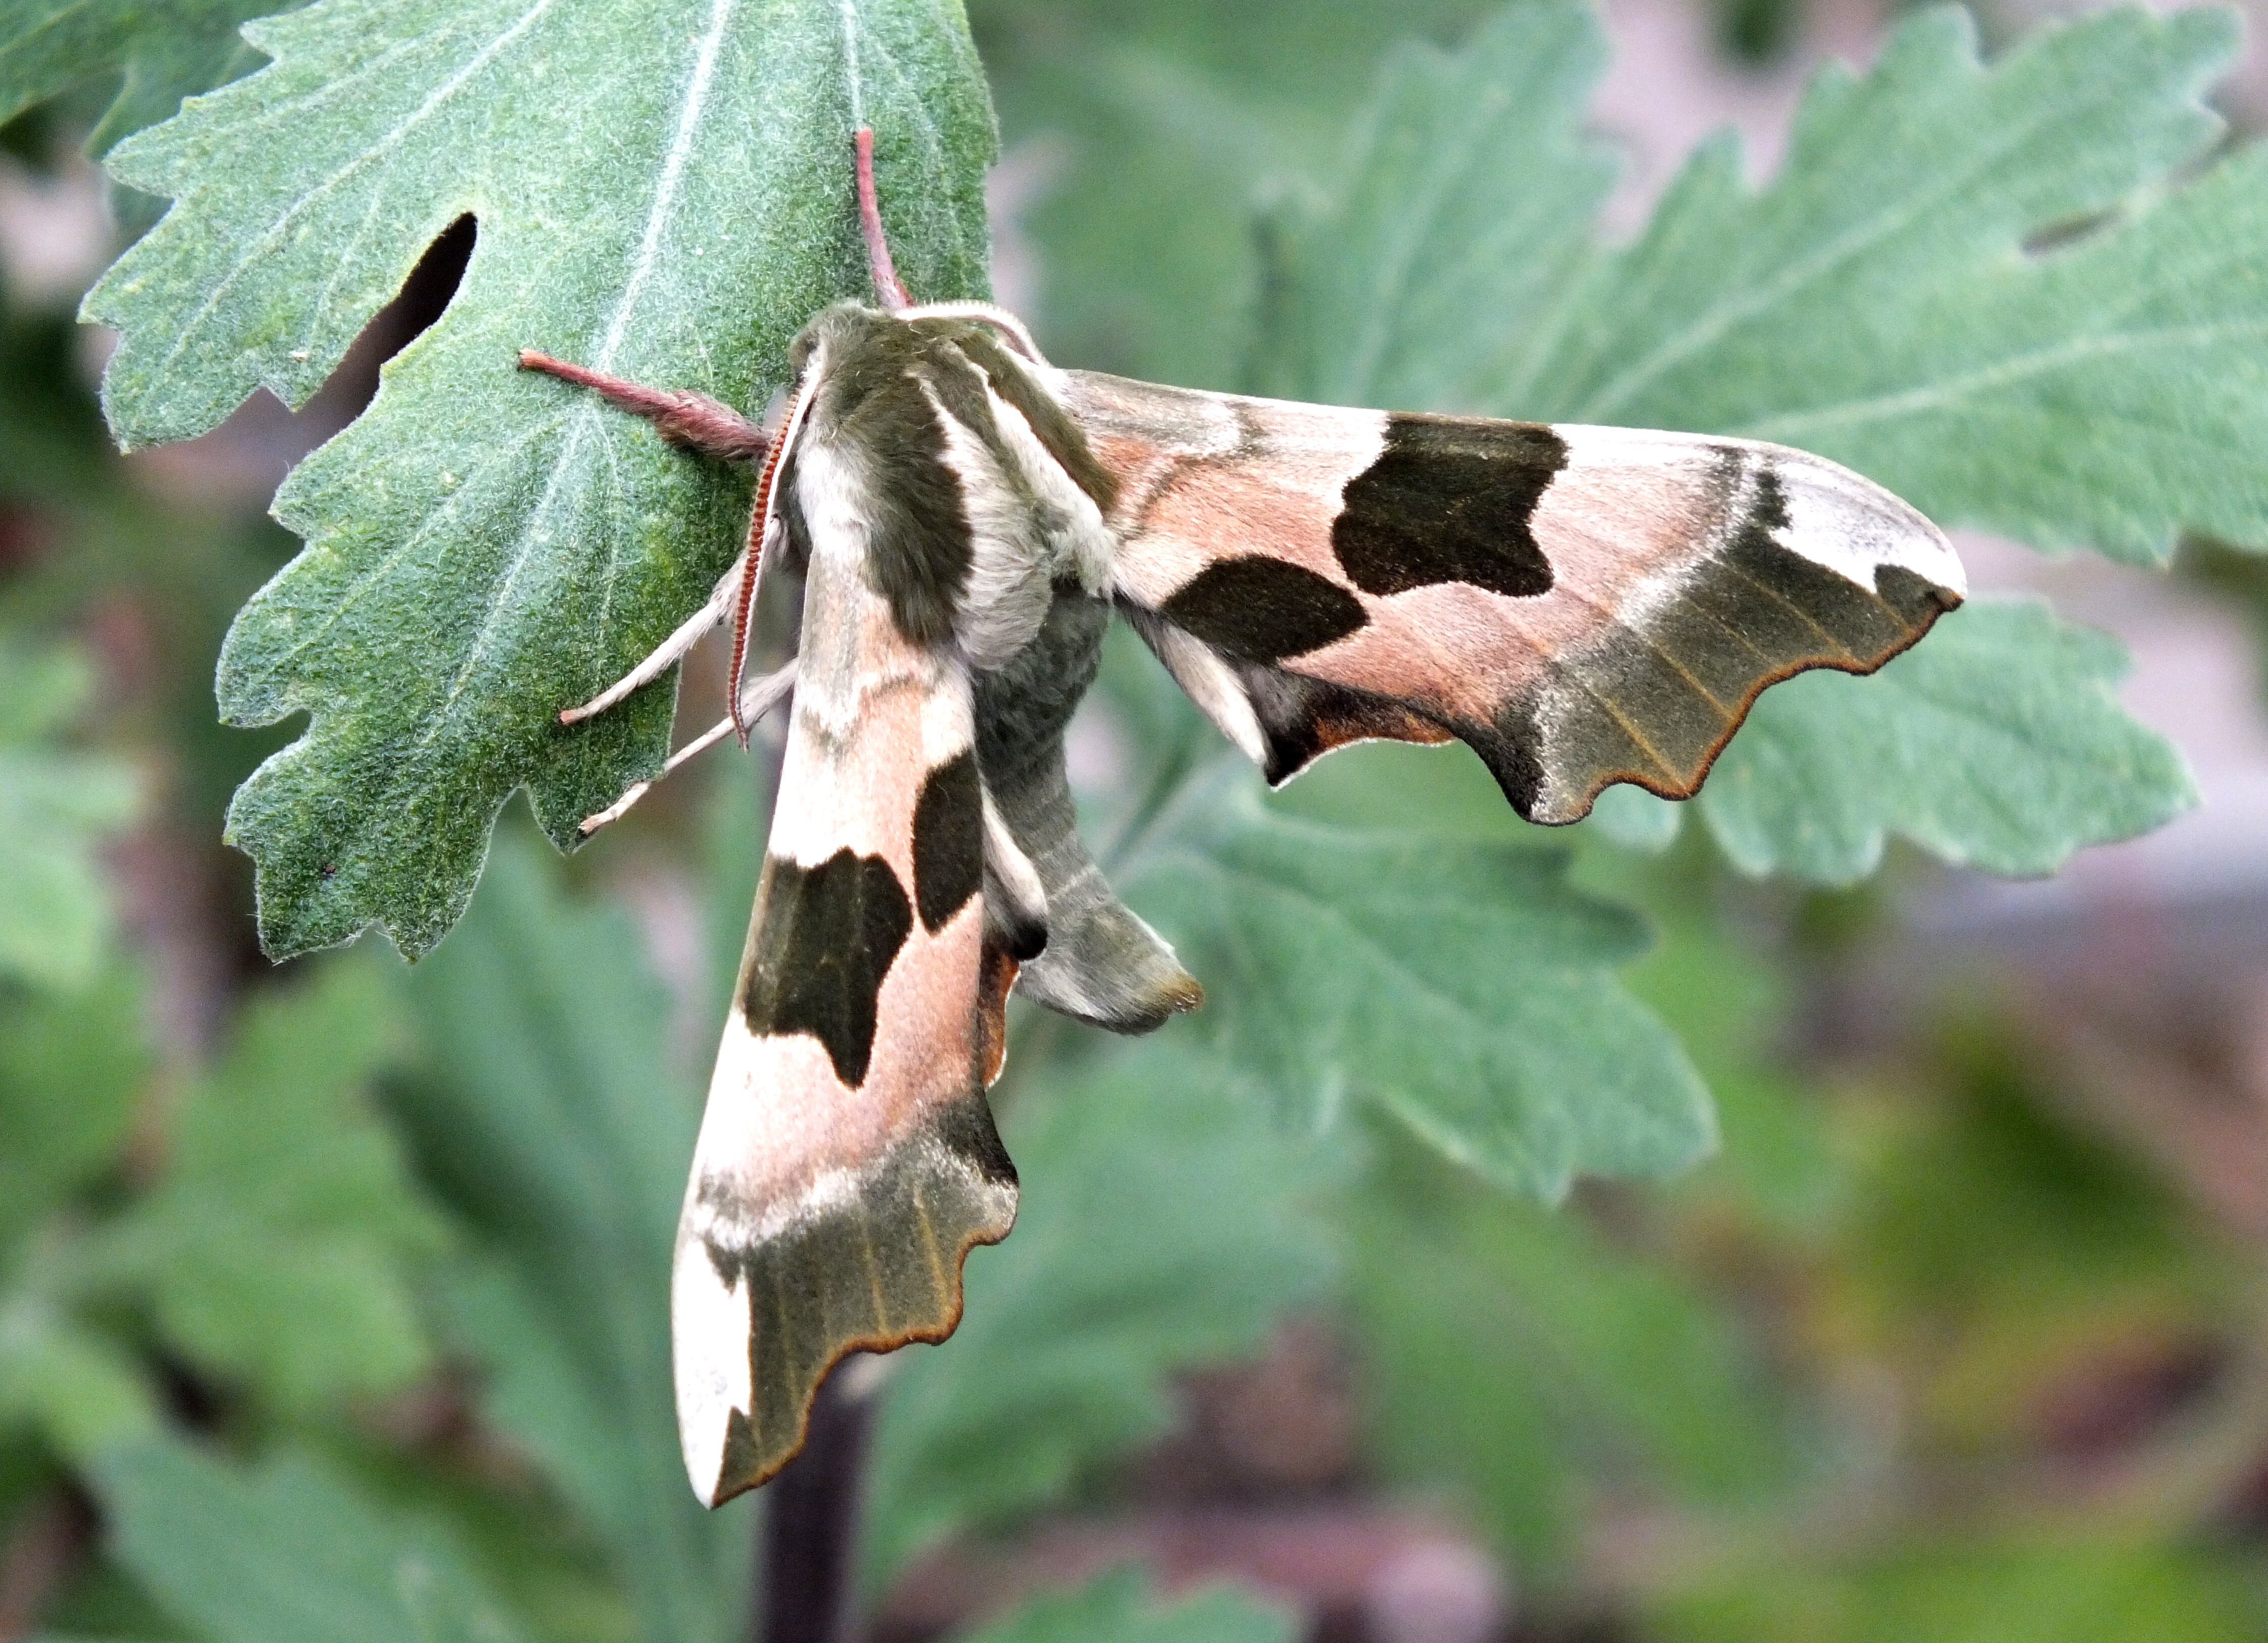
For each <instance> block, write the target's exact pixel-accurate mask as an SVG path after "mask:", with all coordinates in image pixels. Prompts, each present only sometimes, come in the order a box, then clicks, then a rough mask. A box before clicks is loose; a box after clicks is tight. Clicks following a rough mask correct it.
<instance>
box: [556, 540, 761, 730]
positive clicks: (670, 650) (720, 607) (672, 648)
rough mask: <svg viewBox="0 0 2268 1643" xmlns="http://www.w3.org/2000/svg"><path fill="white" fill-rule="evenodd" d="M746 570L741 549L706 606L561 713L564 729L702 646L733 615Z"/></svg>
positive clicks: (649, 681)
mask: <svg viewBox="0 0 2268 1643" xmlns="http://www.w3.org/2000/svg"><path fill="white" fill-rule="evenodd" d="M747 568H748V556H747V551H746V550H745V549H743V550H742V552H741V554H740V557H739V558H737V559H735V560H733V565H732V568H731V569H730V570H728V571H725V574H724V575H723V576H721V577H719V578H717V586H716V588H715V590H714V591H713V592H711V593H710V595H709V602H708V603H707V604H705V605H703V606H702V607H701V608H700V609H698V610H696V611H695V612H694V613H693V614H692V615H689V616H688V617H687V618H686V619H685V620H684V621H683V622H682V623H680V624H679V625H678V629H677V631H676V632H674V633H673V634H671V635H670V636H669V637H667V638H666V639H664V640H663V641H662V642H661V643H660V644H659V645H656V646H655V647H654V649H653V652H652V654H651V655H649V656H648V657H647V658H646V659H644V661H642V662H640V663H639V664H638V665H637V667H633V668H631V669H630V672H628V673H626V674H623V675H622V677H621V678H619V679H617V680H615V682H614V683H612V684H610V685H608V687H607V688H606V689H604V690H601V691H600V692H599V694H598V695H596V696H593V697H592V698H591V699H590V700H589V701H587V702H585V703H584V704H582V706H580V707H565V708H562V709H560V710H559V722H560V723H561V724H563V725H579V724H581V723H582V722H583V721H584V720H585V719H586V718H592V717H593V715H595V714H599V713H603V712H605V711H607V710H608V708H610V707H612V706H614V704H615V703H617V702H619V701H621V700H622V698H623V697H624V696H628V695H630V692H631V691H633V690H636V689H639V688H640V687H641V686H643V685H648V684H652V682H654V681H655V680H656V679H659V677H661V675H662V674H665V673H666V672H667V671H668V670H669V669H670V668H672V667H675V666H676V665H677V663H678V661H679V660H680V659H681V658H683V656H684V655H685V652H688V651H689V650H691V649H692V648H693V647H694V646H695V645H697V644H699V643H700V642H701V636H702V635H703V634H704V633H706V632H708V631H709V630H710V629H711V628H713V627H715V626H716V625H717V624H718V623H720V622H722V621H724V620H725V617H726V616H728V615H731V614H732V611H733V604H734V602H735V601H736V600H738V599H739V597H740V577H741V575H742V573H743V572H745V571H747Z"/></svg>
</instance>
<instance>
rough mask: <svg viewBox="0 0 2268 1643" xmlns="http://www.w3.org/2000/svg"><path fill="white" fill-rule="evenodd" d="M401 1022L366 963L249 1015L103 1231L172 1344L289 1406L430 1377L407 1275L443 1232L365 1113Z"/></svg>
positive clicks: (390, 1142)
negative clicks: (145, 1179)
mask: <svg viewBox="0 0 2268 1643" xmlns="http://www.w3.org/2000/svg"><path fill="white" fill-rule="evenodd" d="M373 956H374V955H373ZM396 1020H397V1015H396V1009H395V1006H394V998H393V990H392V987H391V985H390V984H389V979H388V978H387V976H385V975H384V974H383V972H381V971H379V970H378V969H375V968H373V966H372V964H371V963H369V962H368V961H347V962H343V963H337V964H332V965H329V966H327V967H326V968H325V969H323V970H322V971H321V972H320V974H319V976H316V977H314V978H313V979H312V980H311V982H310V983H309V984H306V986H304V987H302V988H298V989H294V990H292V991H290V992H288V993H285V994H283V995H281V996H278V997H276V998H264V999H261V1000H260V1001H258V1002H257V1003H255V1004H254V1005H253V1006H251V1007H250V1008H249V1009H247V1011H246V1012H245V1013H244V1015H243V1017H242V1018H241V1019H240V1020H239V1022H238V1024H237V1028H236V1032H235V1036H234V1041H233V1043H232V1044H231V1045H230V1048H229V1051H228V1053H227V1055H226V1056H225V1057H223V1058H222V1059H221V1060H220V1061H219V1062H218V1063H217V1065H214V1066H213V1067H212V1068H211V1069H210V1071H209V1072H207V1073H206V1074H205V1076H204V1077H203V1078H202V1079H199V1080H198V1081H197V1082H196V1084H195V1086H194V1087H192V1088H190V1089H189V1090H188V1092H186V1093H185V1094H184V1095H183V1097H182V1099H181V1101H180V1107H179V1109H178V1111H177V1113H176V1115H175V1116H174V1119H173V1124H172V1126H171V1135H170V1142H171V1148H172V1153H171V1157H170V1158H169V1160H168V1163H167V1168H166V1177H165V1180H164V1181H163V1183H162V1184H160V1185H159V1187H158V1190H156V1191H155V1192H154V1193H152V1194H151V1196H150V1197H148V1198H146V1199H145V1200H144V1201H143V1202H142V1203H141V1204H139V1205H136V1208H135V1210H134V1212H133V1213H131V1214H130V1215H129V1216H127V1217H125V1218H124V1219H122V1220H121V1221H120V1222H119V1223H118V1224H117V1226H116V1227H114V1228H112V1229H111V1230H110V1231H109V1233H108V1234H107V1239H106V1242H107V1245H108V1251H107V1264H111V1265H113V1266H114V1268H115V1269H117V1270H118V1271H120V1272H121V1273H122V1274H130V1275H131V1277H132V1278H134V1279H135V1280H136V1281H137V1282H138V1283H139V1284H142V1285H146V1286H147V1287H148V1289H149V1291H150V1293H151V1296H152V1298H153V1300H154V1301H155V1303H156V1307H157V1311H158V1320H159V1323H160V1325H161V1327H162V1328H163V1329H164V1330H166V1334H167V1335H168V1337H170V1338H171V1339H173V1341H174V1342H176V1343H178V1344H179V1345H180V1346H181V1348H182V1349H184V1350H185V1351H186V1352H188V1355H189V1356H190V1357H191V1358H192V1359H194V1360H195V1362H196V1363H197V1364H198V1365H199V1366H200V1367H203V1368H205V1369H207V1370H208V1371H210V1372H211V1373H214V1374H218V1375H221V1376H223V1377H227V1378H237V1377H243V1378H248V1379H249V1380H250V1381H253V1382H254V1384H255V1385H257V1386H258V1387H259V1388H260V1389H261V1390H262V1391H263V1392H265V1393H267V1394H268V1395H269V1396H272V1397H274V1398H275V1399H276V1400H277V1401H278V1402H280V1403H281V1404H284V1406H285V1407H286V1408H291V1409H300V1410H305V1409H307V1408H309V1407H312V1406H313V1405H315V1404H320V1403H322V1402H326V1401H328V1400H330V1399H333V1398H336V1397H340V1396H349V1395H353V1394H358V1393H360V1394H367V1393H373V1392H387V1391H395V1390H399V1389H401V1388H402V1387H404V1386H406V1385H408V1384H409V1382H410V1381H413V1380H414V1379H416V1377H417V1376H418V1375H419V1374H422V1373H423V1371H424V1369H425V1368H426V1367H427V1363H428V1359H429V1353H430V1348H429V1346H428V1345H427V1342H426V1340H425V1336H424V1331H423V1327H422V1326H421V1324H420V1322H419V1320H418V1316H417V1307H416V1300H415V1298H414V1294H413V1276H412V1274H413V1272H414V1270H415V1267H416V1263H417V1262H418V1260H419V1258H420V1257H422V1256H430V1255H431V1254H433V1253H435V1252H436V1251H437V1250H438V1249H439V1248H440V1246H441V1244H442V1241H443V1239H444V1237H445V1231H444V1227H443V1224H442V1223H441V1221H440V1220H439V1219H438V1217H437V1216H436V1215H435V1213H434V1211H433V1209H432V1207H431V1205H429V1204H427V1203H426V1202H424V1201H423V1198H422V1197H420V1196H419V1194H418V1193H417V1191H416V1189H415V1188H414V1187H413V1186H412V1185H411V1183H410V1181H409V1177H408V1175H407V1173H406V1171H405V1170H404V1168H403V1162H402V1159H401V1154H400V1152H399V1149H398V1147H397V1145H396V1143H395V1141H394V1137H393V1136H392V1135H391V1134H390V1133H389V1132H388V1131H387V1129H386V1127H385V1126H384V1125H383V1124H382V1123H381V1122H380V1121H379V1118H378V1117H377V1116H376V1115H375V1114H374V1113H372V1111H371V1110H370V1109H369V1107H368V1106H367V1104H366V1102H367V1088H368V1086H369V1085H370V1083H371V1081H372V1079H373V1078H374V1077H375V1076H376V1074H377V1072H378V1071H379V1067H380V1065H382V1064H383V1063H384V1062H385V1060H386V1059H387V1057H388V1055H389V1052H390V1051H391V1050H393V1049H394V1044H395V1042H396V1040H397V1038H398V1033H397V1030H396V1028H395V1025H394V1023H395V1021H396Z"/></svg>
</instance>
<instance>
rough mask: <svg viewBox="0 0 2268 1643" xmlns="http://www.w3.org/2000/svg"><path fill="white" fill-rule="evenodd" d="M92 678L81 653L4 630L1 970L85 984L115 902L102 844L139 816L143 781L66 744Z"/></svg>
mask: <svg viewBox="0 0 2268 1643" xmlns="http://www.w3.org/2000/svg"><path fill="white" fill-rule="evenodd" d="M93 685H94V679H93V674H92V671H91V670H90V669H89V668H88V667H87V666H86V664H85V661H83V660H82V659H79V658H78V657H77V656H76V655H73V654H72V653H70V652H65V651H48V652H33V651H31V650H29V649H27V648H26V646H24V645H23V644H22V643H21V642H20V641H17V640H12V639H11V638H9V637H7V636H5V635H4V634H0V838H5V839H6V840H7V841H8V871H7V872H6V873H4V874H0V977H4V976H20V977H22V978H23V979H25V980H26V981H32V982H36V983H39V984H42V985H45V986H49V987H64V988H70V987H77V986H80V985H83V984H85V983H86V982H87V981H89V980H90V979H91V978H92V976H93V974H94V969H95V966H96V964H97V963H98V961H99V960H100V958H101V955H102V944H103V940H104V938H105V937H106V936H107V933H108V932H109V929H110V915H111V908H110V897H109V895H108V893H107V889H106V888H105V886H104V883H103V880H102V875H101V873H99V870H98V869H97V867H96V865H95V861H94V847H95V845H96V844H97V843H98V842H99V840H100V839H101V838H102V837H103V836H105V835H106V834H109V833H114V832H116V831H117V830H118V829H120V828H122V827H123V826H124V825H125V824H126V822H128V821H130V820H132V818H133V816H134V813H135V811H136V808H137V799H138V797H139V792H140V784H139V783H138V782H137V781H136V778H135V776H134V773H133V772H132V771H131V770H129V769H128V768H127V767H126V766H125V765H124V764H122V763H120V762H119V761H117V760H115V759H110V758H104V757H101V756H99V755H90V754H77V753H70V752H67V751H65V750H64V749H63V748H62V747H61V746H58V745H57V740H58V738H57V733H58V732H59V731H61V730H62V729H63V726H66V725H68V724H69V723H70V720H71V719H72V718H74V717H75V716H76V715H77V713H78V711H79V710H80V709H81V708H82V707H83V706H84V705H85V703H86V700H87V697H88V696H89V695H90V693H91V692H92V689H93Z"/></svg>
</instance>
